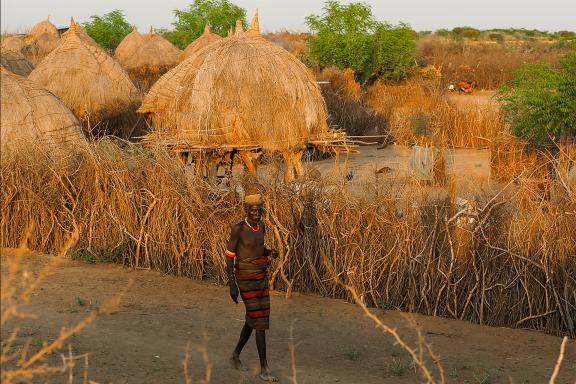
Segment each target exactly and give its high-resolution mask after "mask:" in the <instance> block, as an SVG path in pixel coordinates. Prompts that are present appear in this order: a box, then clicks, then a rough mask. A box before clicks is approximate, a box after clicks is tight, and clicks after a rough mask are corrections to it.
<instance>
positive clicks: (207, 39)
mask: <svg viewBox="0 0 576 384" xmlns="http://www.w3.org/2000/svg"><path fill="white" fill-rule="evenodd" d="M219 40H222V37H220V36H218V35H217V34H215V33H212V32H210V26H209V25H208V24H206V26H205V27H204V33H203V34H201V35H200V36H199V37H198V38H197V39H196V40H194V41H193V42H191V43H190V44H188V46H187V47H186V49H184V52H182V54H181V55H180V61H184V60H186V59H187V58H189V57H190V56H192V55H193V54H195V53H196V52H198V51H199V50H201V49H202V48H204V47H206V46H208V45H210V44H212V43H215V42H217V41H219Z"/></svg>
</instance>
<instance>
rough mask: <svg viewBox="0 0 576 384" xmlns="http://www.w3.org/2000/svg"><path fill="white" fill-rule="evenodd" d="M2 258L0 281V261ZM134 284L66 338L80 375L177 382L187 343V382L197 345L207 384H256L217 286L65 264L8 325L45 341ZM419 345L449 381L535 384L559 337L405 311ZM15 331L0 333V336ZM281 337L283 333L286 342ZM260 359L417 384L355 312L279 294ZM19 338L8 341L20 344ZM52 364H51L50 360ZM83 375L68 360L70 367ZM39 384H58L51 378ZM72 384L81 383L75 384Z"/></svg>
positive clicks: (307, 375) (547, 370) (401, 322)
mask: <svg viewBox="0 0 576 384" xmlns="http://www.w3.org/2000/svg"><path fill="white" fill-rule="evenodd" d="M10 255H13V250H8V249H4V250H2V277H3V278H5V277H6V273H7V272H6V271H7V257H10ZM48 260H50V258H49V257H48V256H44V255H40V254H36V253H31V252H30V253H27V254H26V256H25V257H24V265H25V266H27V267H28V268H30V269H31V270H32V271H38V270H39V269H41V268H42V267H43V266H44V265H45V264H46V263H47V262H48ZM129 280H132V281H133V284H132V285H131V287H130V288H129V290H128V292H127V293H126V295H125V296H124V297H123V298H122V300H121V302H120V304H119V306H118V307H117V308H116V309H114V310H113V311H112V312H111V313H110V314H108V315H102V316H101V317H99V318H98V319H97V320H96V321H95V322H94V323H93V324H91V325H90V326H89V327H88V328H87V329H85V330H84V331H82V332H81V333H80V334H79V335H77V336H75V337H72V338H71V339H70V342H71V344H72V346H73V352H74V354H82V353H89V376H90V378H91V379H92V380H95V381H97V382H98V383H184V376H183V365H182V362H183V360H184V356H185V346H186V345H187V343H188V342H190V343H191V345H192V349H191V355H190V358H189V362H190V372H191V374H192V376H193V378H194V383H196V382H200V379H201V378H203V377H204V374H205V368H206V364H205V362H204V361H203V359H202V356H201V354H200V353H199V352H198V350H197V349H196V347H206V348H207V356H208V364H209V365H211V372H212V381H211V383H242V384H249V383H258V382H260V380H259V379H258V378H257V373H258V359H257V352H256V347H255V343H254V341H252V340H251V341H250V342H249V344H248V345H247V347H246V350H245V352H244V353H243V356H242V357H243V360H244V362H245V363H246V364H247V365H248V366H249V368H250V370H249V371H248V372H245V373H241V372H238V371H234V370H232V369H231V367H230V366H229V363H228V358H229V355H230V352H231V351H232V349H233V347H234V344H235V342H236V340H237V337H238V334H239V331H240V328H241V327H242V324H243V316H244V309H243V305H242V304H241V303H240V304H239V305H235V304H233V303H232V302H231V300H230V298H229V297H228V291H227V288H226V287H221V286H216V285H214V284H212V283H210V282H199V281H192V280H189V279H185V278H177V277H173V276H163V275H162V274H160V273H158V272H153V271H145V270H131V269H127V268H123V267H121V266H118V265H90V264H84V263H81V262H76V261H71V260H64V261H63V262H62V263H61V264H59V265H58V266H57V267H56V268H55V269H54V271H53V273H52V274H51V275H50V276H49V277H48V278H47V279H46V280H45V281H44V282H43V283H42V285H41V286H40V287H39V288H38V289H36V290H35V291H34V293H33V295H32V300H31V303H30V304H29V305H26V307H25V309H27V310H28V311H30V312H32V313H34V314H36V315H37V318H35V319H25V320H21V321H20V322H19V324H18V325H19V326H20V327H22V334H23V335H24V336H26V337H27V338H29V339H30V341H31V343H32V344H31V345H33V346H35V345H39V343H40V342H41V341H43V340H47V341H50V340H53V339H54V338H55V337H56V336H57V334H58V333H59V331H60V327H61V326H63V325H71V324H74V323H75V322H77V321H79V320H81V319H82V318H84V317H85V316H86V315H87V314H88V313H89V311H90V310H91V309H92V308H97V307H99V306H101V305H103V304H104V303H105V302H107V301H108V300H110V299H111V298H112V297H114V296H115V295H117V294H118V292H120V291H121V290H122V289H123V288H124V287H126V286H127V284H128V281H129ZM375 313H377V314H378V316H380V317H381V318H382V319H383V320H384V321H385V322H387V324H389V325H392V326H394V327H396V328H397V330H398V332H399V333H400V335H401V336H402V337H405V338H406V339H407V340H408V341H409V342H414V341H415V335H414V332H413V329H411V328H410V327H409V326H408V325H407V322H406V320H405V318H404V317H403V315H402V313H400V312H396V311H381V310H378V311H376V312H375ZM413 317H414V319H415V320H416V322H417V323H418V325H419V326H421V327H422V329H423V331H424V333H425V336H426V339H427V341H428V342H430V343H431V344H432V347H433V349H434V351H435V352H436V353H437V354H438V355H440V356H441V361H442V364H443V366H444V369H445V371H446V377H447V382H449V383H469V384H479V383H484V384H487V383H492V384H495V383H546V382H548V378H549V377H550V375H551V372H552V370H553V367H554V364H555V361H556V359H557V356H558V352H559V347H560V343H561V339H560V338H558V337H553V336H549V335H545V334H543V333H538V332H533V331H526V330H515V329H505V328H492V327H485V326H479V325H474V324H470V323H467V322H463V321H456V320H448V319H443V318H434V317H427V316H421V315H413ZM14 325H15V324H13V323H8V324H5V325H4V326H3V328H2V336H3V338H4V337H6V334H7V332H8V330H9V329H11V328H12V327H13V326H14ZM290 330H292V334H293V343H291V338H290ZM267 340H268V356H269V361H270V364H271V367H272V369H273V370H274V371H275V372H276V373H277V374H278V375H279V376H280V382H282V383H289V382H290V383H294V382H296V381H291V379H292V373H291V358H290V345H291V344H293V345H295V347H296V350H295V364H296V369H297V383H300V384H302V383H309V384H315V383H347V384H348V383H350V384H352V383H363V384H366V383H368V384H369V383H418V382H420V380H419V377H418V376H417V375H416V374H415V372H414V369H413V368H412V367H411V364H410V359H409V357H408V356H407V354H406V353H405V352H403V351H402V350H401V349H400V348H399V347H398V346H395V345H394V344H393V342H392V339H391V337H390V336H388V335H384V334H382V333H381V332H380V331H379V330H377V329H375V327H374V325H373V323H371V321H370V320H369V319H367V318H366V317H365V316H364V315H363V313H362V312H361V310H360V309H359V308H358V307H357V306H355V305H353V304H349V303H345V302H342V301H338V300H332V299H327V298H320V297H315V296H309V295H294V296H293V297H292V298H290V299H286V298H284V296H283V295H282V293H276V292H275V293H273V294H272V317H271V329H270V331H269V332H268V333H267ZM24 342H25V339H24V338H22V339H20V340H18V343H19V344H20V345H22V344H23V343H24ZM54 359H55V360H54V361H55V362H58V361H59V357H55V358H54ZM575 367H576V345H575V343H574V341H570V342H569V345H568V349H567V356H566V358H565V360H564V363H563V366H562V370H561V373H560V377H559V380H558V381H557V383H561V384H572V383H574V382H575V380H576V369H575ZM76 368H77V369H78V372H81V371H82V369H83V368H82V364H81V363H80V362H79V363H78V366H77V367H76ZM50 382H64V378H63V377H53V378H52V379H51V380H50ZM78 382H80V381H78Z"/></svg>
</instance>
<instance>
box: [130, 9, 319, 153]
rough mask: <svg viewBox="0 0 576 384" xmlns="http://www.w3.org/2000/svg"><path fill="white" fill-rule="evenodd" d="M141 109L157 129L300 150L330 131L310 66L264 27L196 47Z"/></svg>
mask: <svg viewBox="0 0 576 384" xmlns="http://www.w3.org/2000/svg"><path fill="white" fill-rule="evenodd" d="M139 111H140V112H142V113H147V114H149V115H151V118H152V120H153V121H154V122H155V123H156V126H157V128H158V129H159V130H162V131H167V133H168V134H170V135H175V136H176V137H179V138H181V139H183V140H186V141H189V142H190V143H196V144H201V145H206V146H211V147H218V146H219V145H223V144H224V145H233V146H241V145H257V146H259V147H261V148H262V149H263V150H265V151H282V152H285V153H287V152H288V151H297V150H299V149H302V148H303V147H304V146H305V144H306V143H307V142H308V141H309V139H310V138H311V137H313V136H315V135H319V134H323V133H326V132H327V130H328V126H327V124H326V106H325V104H324V100H323V98H322V95H321V93H320V90H319V88H318V86H317V84H316V79H315V78H314V76H313V75H312V73H311V72H310V71H309V70H308V69H307V68H306V67H305V66H304V64H302V63H301V62H300V61H298V59H296V58H295V57H294V56H293V55H291V54H290V53H289V52H287V51H286V50H284V49H282V48H280V47H278V46H276V45H274V44H272V43H270V42H268V41H267V40H265V39H264V38H262V37H261V36H260V34H259V32H258V24H257V17H255V21H254V22H253V24H252V26H251V27H250V28H249V30H248V31H247V32H246V33H244V32H243V30H242V25H241V23H238V25H237V27H236V32H235V34H234V35H233V36H230V37H228V38H226V39H222V40H220V41H217V42H215V43H213V44H211V45H210V46H208V47H205V48H204V49H202V50H200V51H199V52H197V53H196V54H195V55H193V56H191V57H189V58H188V59H187V60H185V61H183V62H182V63H181V64H180V65H179V66H177V67H176V68H174V69H173V70H171V71H170V72H168V73H167V74H166V75H164V76H163V77H162V78H161V79H160V80H159V81H158V82H157V83H156V84H155V85H154V87H152V89H151V90H150V92H149V93H148V95H147V96H146V97H145V99H144V101H143V104H142V107H141V108H140V110H139Z"/></svg>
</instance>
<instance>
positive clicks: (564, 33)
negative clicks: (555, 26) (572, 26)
mask: <svg viewBox="0 0 576 384" xmlns="http://www.w3.org/2000/svg"><path fill="white" fill-rule="evenodd" d="M558 36H560V37H561V38H565V37H574V36H576V33H575V32H573V31H558Z"/></svg>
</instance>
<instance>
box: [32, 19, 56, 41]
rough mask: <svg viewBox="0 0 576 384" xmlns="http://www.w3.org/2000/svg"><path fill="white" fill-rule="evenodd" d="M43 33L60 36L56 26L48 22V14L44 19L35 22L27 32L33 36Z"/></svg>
mask: <svg viewBox="0 0 576 384" xmlns="http://www.w3.org/2000/svg"><path fill="white" fill-rule="evenodd" d="M43 34H48V35H52V36H55V37H60V34H59V33H58V28H56V26H55V25H54V24H52V23H51V22H50V16H48V18H46V20H42V21H41V22H39V23H38V24H36V25H35V26H34V27H33V28H32V30H31V31H30V33H29V35H31V36H33V37H38V36H40V35H43Z"/></svg>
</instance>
